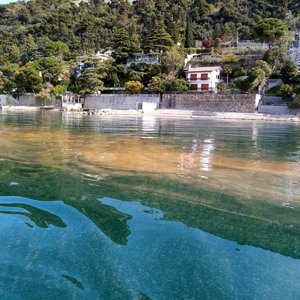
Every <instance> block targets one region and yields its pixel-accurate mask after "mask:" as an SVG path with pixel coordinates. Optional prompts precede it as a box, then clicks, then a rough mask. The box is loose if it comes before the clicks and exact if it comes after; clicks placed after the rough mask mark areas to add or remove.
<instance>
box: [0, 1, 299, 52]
mask: <svg viewBox="0 0 300 300" xmlns="http://www.w3.org/2000/svg"><path fill="white" fill-rule="evenodd" d="M74 2H78V1H71V0H32V1H28V2H27V3H26V2H18V3H13V4H9V5H0V26H1V32H0V35H1V36H0V38H1V41H4V43H2V46H1V48H2V49H0V53H3V52H5V50H6V49H4V48H7V46H9V45H11V44H13V43H15V44H17V45H22V44H24V43H25V39H26V36H28V35H29V34H30V35H31V36H32V37H33V39H34V41H35V42H36V41H37V40H38V39H39V38H41V37H45V36H47V37H49V38H50V39H51V40H54V41H58V40H60V41H63V42H65V43H66V44H67V45H68V46H69V47H70V49H71V50H73V51H77V52H80V53H86V52H95V51H96V50H98V49H103V48H109V47H112V46H113V43H114V41H113V37H114V34H115V31H116V30H117V29H118V28H122V29H125V30H126V33H128V34H129V36H131V37H132V36H135V38H136V40H137V42H138V43H139V44H140V45H141V47H142V48H144V47H145V46H146V44H147V40H148V38H149V36H150V35H151V33H153V31H157V30H158V28H160V29H162V30H165V31H166V32H167V33H168V34H170V35H171V37H172V39H173V41H174V42H175V43H177V42H180V43H182V44H188V45H189V44H192V43H193V41H189V42H188V43H187V36H189V37H190V38H192V39H193V40H194V39H200V40H203V39H207V38H214V39H216V38H220V39H222V40H225V41H230V40H232V39H233V37H234V36H236V34H237V33H238V35H239V36H240V38H242V39H252V38H253V30H252V27H253V25H254V24H255V23H256V22H257V20H258V19H259V18H265V17H274V18H279V19H285V20H286V21H287V22H288V23H289V26H290V27H293V26H295V24H297V23H298V25H299V17H298V18H297V14H298V16H299V8H300V5H299V1H298V0H285V1H279V0H278V1H274V0H226V1H225V0H207V1H206V0H174V1H166V0H139V1H133V4H132V5H131V4H129V2H128V1H126V0H112V1H110V2H109V3H106V2H105V1H104V0H94V1H90V2H89V3H81V4H80V5H75V4H74Z"/></svg>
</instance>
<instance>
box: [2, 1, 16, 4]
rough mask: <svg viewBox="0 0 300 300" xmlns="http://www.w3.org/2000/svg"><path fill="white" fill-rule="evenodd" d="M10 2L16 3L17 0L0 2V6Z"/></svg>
mask: <svg viewBox="0 0 300 300" xmlns="http://www.w3.org/2000/svg"><path fill="white" fill-rule="evenodd" d="M10 2H17V0H0V4H7V3H10Z"/></svg>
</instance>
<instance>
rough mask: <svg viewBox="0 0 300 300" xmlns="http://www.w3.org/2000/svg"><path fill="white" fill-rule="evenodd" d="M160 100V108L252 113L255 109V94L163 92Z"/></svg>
mask: <svg viewBox="0 0 300 300" xmlns="http://www.w3.org/2000/svg"><path fill="white" fill-rule="evenodd" d="M162 102H163V103H162V108H173V109H184V110H197V111H214V112H237V113H253V112H255V109H256V105H255V102H256V95H255V94H219V93H214V94H211V93H206V94H203V93H202V94H201V93H195V94H192V93H185V94H165V95H163V99H162Z"/></svg>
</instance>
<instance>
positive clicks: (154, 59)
mask: <svg viewBox="0 0 300 300" xmlns="http://www.w3.org/2000/svg"><path fill="white" fill-rule="evenodd" d="M160 58H161V56H160V54H158V53H152V52H150V53H135V54H134V59H130V60H128V62H127V67H130V66H131V65H135V64H139V63H144V64H149V65H158V64H160Z"/></svg>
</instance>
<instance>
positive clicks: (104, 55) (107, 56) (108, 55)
mask: <svg viewBox="0 0 300 300" xmlns="http://www.w3.org/2000/svg"><path fill="white" fill-rule="evenodd" d="M111 55H112V51H111V50H108V51H105V52H100V51H98V52H97V53H96V54H95V58H96V59H99V60H107V59H110V58H111Z"/></svg>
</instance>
